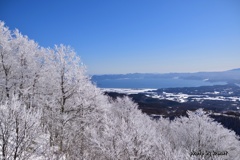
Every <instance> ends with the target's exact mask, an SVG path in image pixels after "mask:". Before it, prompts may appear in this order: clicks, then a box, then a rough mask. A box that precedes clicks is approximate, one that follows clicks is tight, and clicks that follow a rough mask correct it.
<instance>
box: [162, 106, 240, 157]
mask: <svg viewBox="0 0 240 160" xmlns="http://www.w3.org/2000/svg"><path fill="white" fill-rule="evenodd" d="M187 114H188V117H180V118H177V119H175V120H174V121H173V122H171V123H170V124H169V128H168V127H165V131H166V129H167V130H168V131H167V132H165V134H166V136H167V137H168V139H169V141H170V142H171V145H172V148H173V149H184V150H185V151H186V152H188V154H191V153H194V152H195V153H197V152H198V153H199V152H202V153H203V156H194V155H192V156H193V157H194V158H200V157H202V158H207V159H208V158H210V159H211V158H212V157H213V158H214V159H236V160H237V159H239V158H240V154H239V153H240V142H239V137H237V136H236V134H235V133H234V132H233V131H231V130H228V129H226V128H224V127H223V126H222V125H221V124H219V123H217V122H215V121H214V120H213V119H211V118H210V117H209V116H208V115H207V114H206V113H205V112H204V111H203V110H202V109H199V110H197V111H195V112H193V111H188V112H187ZM224 152H227V155H222V156H218V155H216V154H221V153H222V154H223V153H224ZM214 154H215V156H213V155H214Z"/></svg>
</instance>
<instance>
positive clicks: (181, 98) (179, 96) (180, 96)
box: [102, 88, 240, 103]
mask: <svg viewBox="0 0 240 160" xmlns="http://www.w3.org/2000/svg"><path fill="white" fill-rule="evenodd" d="M156 90H157V89H129V88H102V91H104V92H117V93H124V94H127V95H129V94H138V93H145V95H146V96H147V97H151V98H157V99H166V100H171V101H176V102H180V103H184V102H188V101H203V100H215V101H232V102H236V101H240V97H237V96H226V97H225V96H219V95H218V94H219V93H220V92H216V91H214V92H206V93H204V94H203V95H190V94H184V93H168V92H163V93H162V94H157V92H156ZM207 94H208V95H207ZM229 94H230V93H229ZM210 95H211V96H210Z"/></svg>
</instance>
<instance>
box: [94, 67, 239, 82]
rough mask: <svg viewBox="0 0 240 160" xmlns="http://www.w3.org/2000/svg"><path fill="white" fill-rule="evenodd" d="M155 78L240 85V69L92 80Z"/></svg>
mask: <svg viewBox="0 0 240 160" xmlns="http://www.w3.org/2000/svg"><path fill="white" fill-rule="evenodd" d="M155 78H174V79H191V80H204V81H214V82H216V81H223V82H228V83H240V68H237V69H232V70H228V71H222V72H196V73H164V74H162V73H129V74H105V75H93V76H92V80H93V81H95V82H97V81H101V80H107V79H110V80H114V79H155Z"/></svg>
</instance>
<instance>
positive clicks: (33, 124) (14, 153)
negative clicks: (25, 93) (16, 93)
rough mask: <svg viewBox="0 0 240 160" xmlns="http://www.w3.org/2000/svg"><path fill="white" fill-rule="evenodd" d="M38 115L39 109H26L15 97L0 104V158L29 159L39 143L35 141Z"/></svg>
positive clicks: (38, 129)
mask: <svg viewBox="0 0 240 160" xmlns="http://www.w3.org/2000/svg"><path fill="white" fill-rule="evenodd" d="M40 117H41V112H40V111H39V110H36V109H27V107H26V106H24V105H22V104H21V102H19V101H17V100H16V99H15V98H13V100H11V101H6V102H5V103H4V104H1V105H0V158H1V159H6V160H7V159H14V160H15V159H29V158H30V157H31V156H33V155H35V154H37V152H36V150H38V149H39V147H40V144H36V143H35V142H36V141H37V139H38V138H39V136H40V133H41V129H40ZM38 151H40V150H38ZM38 153H39V154H41V153H40V152H38Z"/></svg>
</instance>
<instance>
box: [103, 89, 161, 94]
mask: <svg viewBox="0 0 240 160" xmlns="http://www.w3.org/2000/svg"><path fill="white" fill-rule="evenodd" d="M101 90H102V91H104V92H117V93H124V94H138V93H144V92H150V91H153V90H157V89H151V88H149V89H131V88H102V89H101Z"/></svg>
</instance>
